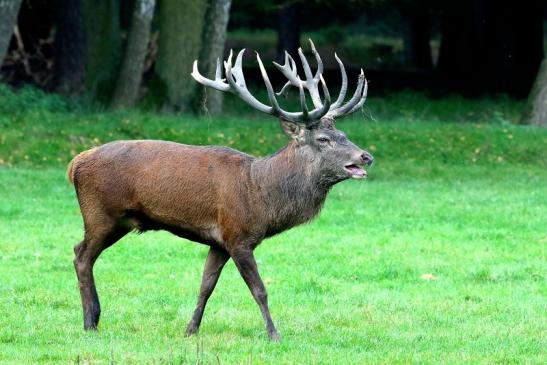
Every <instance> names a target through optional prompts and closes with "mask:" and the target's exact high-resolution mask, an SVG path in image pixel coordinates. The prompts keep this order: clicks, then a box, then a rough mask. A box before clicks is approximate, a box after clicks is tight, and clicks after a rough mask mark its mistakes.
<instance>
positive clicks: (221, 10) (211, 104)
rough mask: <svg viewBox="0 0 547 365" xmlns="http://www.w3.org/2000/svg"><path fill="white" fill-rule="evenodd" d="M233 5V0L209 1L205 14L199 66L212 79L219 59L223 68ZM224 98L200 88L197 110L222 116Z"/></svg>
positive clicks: (203, 73)
mask: <svg viewBox="0 0 547 365" xmlns="http://www.w3.org/2000/svg"><path fill="white" fill-rule="evenodd" d="M231 5H232V0H209V5H208V8H207V12H206V13H205V26H204V28H203V35H202V45H201V51H200V53H199V65H200V72H201V74H202V75H204V76H205V77H208V78H211V79H212V78H214V76H215V70H216V63H217V58H219V59H220V61H221V67H222V60H223V56H224V45H225V43H226V28H227V27H228V20H229V18H230V6H231ZM222 98H223V93H221V92H219V91H216V90H212V89H210V88H206V87H204V88H201V87H200V88H198V93H197V100H196V104H197V105H196V106H197V108H196V109H197V110H199V109H202V108H201V107H203V110H204V111H205V113H207V114H210V115H215V116H218V115H220V114H222Z"/></svg>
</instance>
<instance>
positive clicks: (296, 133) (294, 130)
mask: <svg viewBox="0 0 547 365" xmlns="http://www.w3.org/2000/svg"><path fill="white" fill-rule="evenodd" d="M279 123H280V124H281V128H282V129H283V132H285V134H286V135H287V136H289V137H291V138H292V139H294V140H295V141H297V142H299V143H302V142H304V135H305V133H306V127H305V126H304V125H303V124H300V123H293V122H288V121H286V120H284V119H280V120H279Z"/></svg>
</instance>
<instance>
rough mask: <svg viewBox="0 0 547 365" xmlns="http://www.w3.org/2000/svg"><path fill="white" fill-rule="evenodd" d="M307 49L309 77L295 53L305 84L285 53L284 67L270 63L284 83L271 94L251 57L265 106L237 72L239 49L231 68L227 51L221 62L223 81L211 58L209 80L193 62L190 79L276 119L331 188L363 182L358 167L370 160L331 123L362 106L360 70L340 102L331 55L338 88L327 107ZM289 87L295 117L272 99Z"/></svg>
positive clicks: (364, 93) (344, 89)
mask: <svg viewBox="0 0 547 365" xmlns="http://www.w3.org/2000/svg"><path fill="white" fill-rule="evenodd" d="M310 45H311V50H312V53H313V55H314V56H315V60H316V62H317V70H316V72H315V74H312V71H311V68H310V65H309V63H308V60H307V59H306V57H305V56H304V53H303V52H302V48H299V49H298V56H299V57H300V60H301V62H302V66H303V69H304V73H305V79H301V78H300V76H299V75H298V73H297V67H296V62H295V61H294V59H293V58H292V57H291V55H289V54H288V53H287V52H285V63H284V65H280V64H278V63H276V62H273V64H274V65H275V67H277V68H278V69H279V70H280V71H281V73H283V75H284V76H285V77H286V78H287V80H288V81H287V82H286V84H285V85H284V86H283V88H282V89H281V90H280V91H279V92H278V93H275V92H274V90H273V88H272V84H271V82H270V79H269V77H268V74H267V72H266V69H265V68H264V65H263V63H262V60H261V59H260V56H259V54H258V53H256V58H257V61H258V64H259V67H260V71H261V73H262V78H263V79H264V84H265V85H266V90H267V91H268V98H269V101H270V104H271V105H266V104H263V103H262V102H260V101H258V100H257V99H256V98H255V97H254V96H253V95H252V94H251V93H250V92H249V90H248V89H247V86H246V83H245V77H244V75H243V69H242V59H243V54H244V52H245V49H242V50H241V51H240V52H239V53H238V55H237V57H236V60H235V64H232V58H233V52H232V51H230V55H229V57H228V60H227V61H225V62H224V71H225V75H226V77H225V78H222V74H221V65H220V60H219V59H217V65H216V73H215V79H214V80H211V79H208V78H205V77H203V76H202V75H201V74H200V73H199V71H198V66H197V61H194V66H193V71H192V77H193V78H194V79H195V80H196V81H197V82H199V83H200V84H202V85H204V86H207V87H211V88H213V89H216V90H219V91H224V92H231V93H233V94H236V95H237V96H239V97H240V98H241V99H242V100H243V101H245V102H246V103H247V104H249V105H250V106H252V107H253V108H254V109H256V110H259V111H261V112H263V113H267V114H271V115H274V116H276V117H279V120H280V123H281V127H282V129H283V131H284V132H285V133H286V134H287V136H289V137H290V138H291V139H292V140H293V141H294V142H293V144H294V145H295V147H297V148H298V149H299V150H300V153H301V154H302V155H306V156H308V157H309V159H311V160H313V161H315V164H316V165H317V167H318V170H320V171H321V174H323V175H324V176H326V177H327V180H329V182H330V183H331V184H332V183H336V182H338V181H341V180H344V179H347V178H356V179H360V178H364V177H366V171H365V170H364V169H363V168H361V166H362V165H363V164H366V165H371V164H372V161H373V157H372V156H371V155H370V154H369V153H368V152H366V151H364V150H361V149H360V148H358V147H357V146H355V145H354V144H353V143H352V142H351V141H349V140H348V139H347V137H346V135H345V134H344V133H343V132H341V131H339V130H337V129H336V127H335V124H336V121H337V120H338V119H339V118H341V117H343V116H346V115H349V114H352V113H354V112H355V111H357V110H359V109H360V108H361V107H362V105H363V104H364V103H365V100H366V97H367V89H368V83H367V80H366V79H365V75H364V72H363V69H361V72H360V74H359V78H358V81H357V88H356V90H355V92H354V94H353V96H352V97H351V98H350V99H349V100H348V101H347V102H345V103H344V99H345V97H346V92H347V89H348V79H347V74H346V71H345V68H344V64H343V63H342V61H341V60H340V58H339V57H338V56H337V55H336V54H335V58H336V61H337V62H338V65H339V66H340V71H341V75H342V86H341V88H340V94H339V95H338V98H337V99H336V101H334V103H333V102H332V100H331V96H330V93H329V90H328V88H327V85H326V83H325V80H324V79H323V62H322V60H321V57H320V56H319V53H318V52H317V50H316V49H315V46H314V44H313V42H312V41H311V40H310ZM319 85H321V90H322V92H323V100H321V95H320V91H319ZM291 86H294V87H296V88H297V89H298V91H299V95H300V105H301V109H302V110H301V111H300V112H289V111H285V110H283V109H282V108H281V107H280V106H279V103H278V101H277V98H276V95H277V96H279V95H282V94H285V93H286V92H287V90H288V88H289V87H291ZM305 90H307V91H308V93H309V95H310V98H311V100H312V103H313V106H314V109H312V110H311V111H310V110H309V109H308V105H307V103H306V95H305Z"/></svg>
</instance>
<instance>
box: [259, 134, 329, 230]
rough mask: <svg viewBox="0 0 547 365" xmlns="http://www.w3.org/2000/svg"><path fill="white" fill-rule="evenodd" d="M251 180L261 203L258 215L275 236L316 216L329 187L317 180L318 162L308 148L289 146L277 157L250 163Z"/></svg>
mask: <svg viewBox="0 0 547 365" xmlns="http://www.w3.org/2000/svg"><path fill="white" fill-rule="evenodd" d="M251 178H252V181H253V185H254V186H255V191H256V192H257V194H258V196H259V199H260V200H261V201H262V203H263V204H261V206H262V207H263V208H262V209H263V211H262V213H263V214H264V215H265V218H266V219H267V220H269V222H270V228H269V232H270V233H271V234H275V233H278V232H281V231H283V230H285V229H288V228H290V227H293V226H295V225H298V224H301V223H304V222H306V221H309V220H310V219H312V218H313V217H314V216H315V215H317V214H318V213H319V211H320V210H321V207H322V206H323V202H324V201H325V198H326V196H327V193H328V191H329V189H330V187H331V185H332V184H329V183H326V182H325V181H324V179H323V178H322V176H321V171H320V162H319V161H318V159H317V158H314V154H313V151H312V150H311V149H310V148H309V147H308V146H299V145H297V144H296V143H295V142H291V143H289V145H287V146H286V147H284V148H283V149H281V150H280V151H278V152H277V153H275V154H273V155H271V156H269V157H266V158H263V159H258V160H255V161H254V162H253V165H252V167H251Z"/></svg>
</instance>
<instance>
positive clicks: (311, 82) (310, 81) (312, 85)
mask: <svg viewBox="0 0 547 365" xmlns="http://www.w3.org/2000/svg"><path fill="white" fill-rule="evenodd" d="M298 56H299V57H300V61H301V62H302V67H303V68H304V74H305V75H306V81H305V85H306V89H308V91H309V92H310V96H311V100H312V102H313V105H314V106H315V107H316V108H320V107H321V106H322V105H323V104H322V103H321V98H320V97H319V89H318V88H317V86H318V85H317V84H318V83H319V80H318V79H317V80H316V79H315V78H314V77H313V75H312V73H311V69H310V64H309V63H308V60H307V59H306V56H304V52H303V51H302V48H298Z"/></svg>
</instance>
